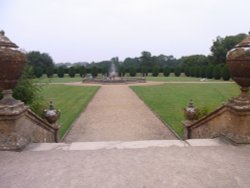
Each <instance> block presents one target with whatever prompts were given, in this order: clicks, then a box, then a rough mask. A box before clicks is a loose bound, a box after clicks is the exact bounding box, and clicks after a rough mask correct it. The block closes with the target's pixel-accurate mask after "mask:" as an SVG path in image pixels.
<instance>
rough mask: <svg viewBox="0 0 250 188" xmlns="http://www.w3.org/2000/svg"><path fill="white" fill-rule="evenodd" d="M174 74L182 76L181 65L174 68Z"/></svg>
mask: <svg viewBox="0 0 250 188" xmlns="http://www.w3.org/2000/svg"><path fill="white" fill-rule="evenodd" d="M174 75H175V76H180V75H181V69H180V67H176V68H175V69H174Z"/></svg>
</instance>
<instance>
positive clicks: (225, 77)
mask: <svg viewBox="0 0 250 188" xmlns="http://www.w3.org/2000/svg"><path fill="white" fill-rule="evenodd" d="M222 78H223V80H225V81H228V80H229V79H230V78H231V75H230V72H229V69H228V66H227V65H225V66H223V69H222Z"/></svg>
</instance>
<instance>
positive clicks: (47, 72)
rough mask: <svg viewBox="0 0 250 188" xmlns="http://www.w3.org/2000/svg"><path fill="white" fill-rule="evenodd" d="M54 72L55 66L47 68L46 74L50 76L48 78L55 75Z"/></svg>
mask: <svg viewBox="0 0 250 188" xmlns="http://www.w3.org/2000/svg"><path fill="white" fill-rule="evenodd" d="M53 73H54V68H53V67H49V68H47V70H46V74H47V77H48V78H51V77H53Z"/></svg>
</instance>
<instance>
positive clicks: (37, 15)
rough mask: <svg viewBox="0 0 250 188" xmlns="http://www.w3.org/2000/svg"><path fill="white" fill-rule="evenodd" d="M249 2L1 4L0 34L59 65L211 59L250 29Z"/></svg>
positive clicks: (8, 0) (40, 0)
mask: <svg viewBox="0 0 250 188" xmlns="http://www.w3.org/2000/svg"><path fill="white" fill-rule="evenodd" d="M249 7H250V1H249V0H0V30H1V29H3V30H5V32H6V35H7V36H8V37H9V38H10V39H11V40H12V41H14V42H15V43H17V44H18V45H19V46H20V47H21V48H24V49H25V50H27V51H31V50H39V51H41V52H47V53H49V54H50V55H51V56H52V57H53V59H54V61H55V62H67V61H69V62H76V61H88V62H91V61H101V60H108V59H110V58H112V57H114V56H118V57H119V58H120V59H122V60H123V59H124V58H125V57H135V56H140V53H141V52H142V51H144V50H147V51H150V52H151V53H152V54H154V55H159V54H165V55H174V56H175V57H181V56H185V55H192V54H209V52H210V49H209V48H210V47H211V45H212V42H213V40H214V39H215V38H216V37H217V36H218V35H220V36H223V37H224V36H225V35H234V34H238V33H247V32H248V31H249V30H250V27H249V26H250V22H249V20H250V14H249Z"/></svg>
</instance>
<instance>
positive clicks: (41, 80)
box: [35, 74, 82, 83]
mask: <svg viewBox="0 0 250 188" xmlns="http://www.w3.org/2000/svg"><path fill="white" fill-rule="evenodd" d="M35 81H36V82H38V83H67V82H81V81H82V78H81V77H80V75H79V74H76V76H75V77H74V78H71V77H69V75H68V74H65V75H64V77H63V78H59V77H57V75H54V77H53V78H48V77H47V76H46V75H43V76H42V77H41V78H36V79H35Z"/></svg>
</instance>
